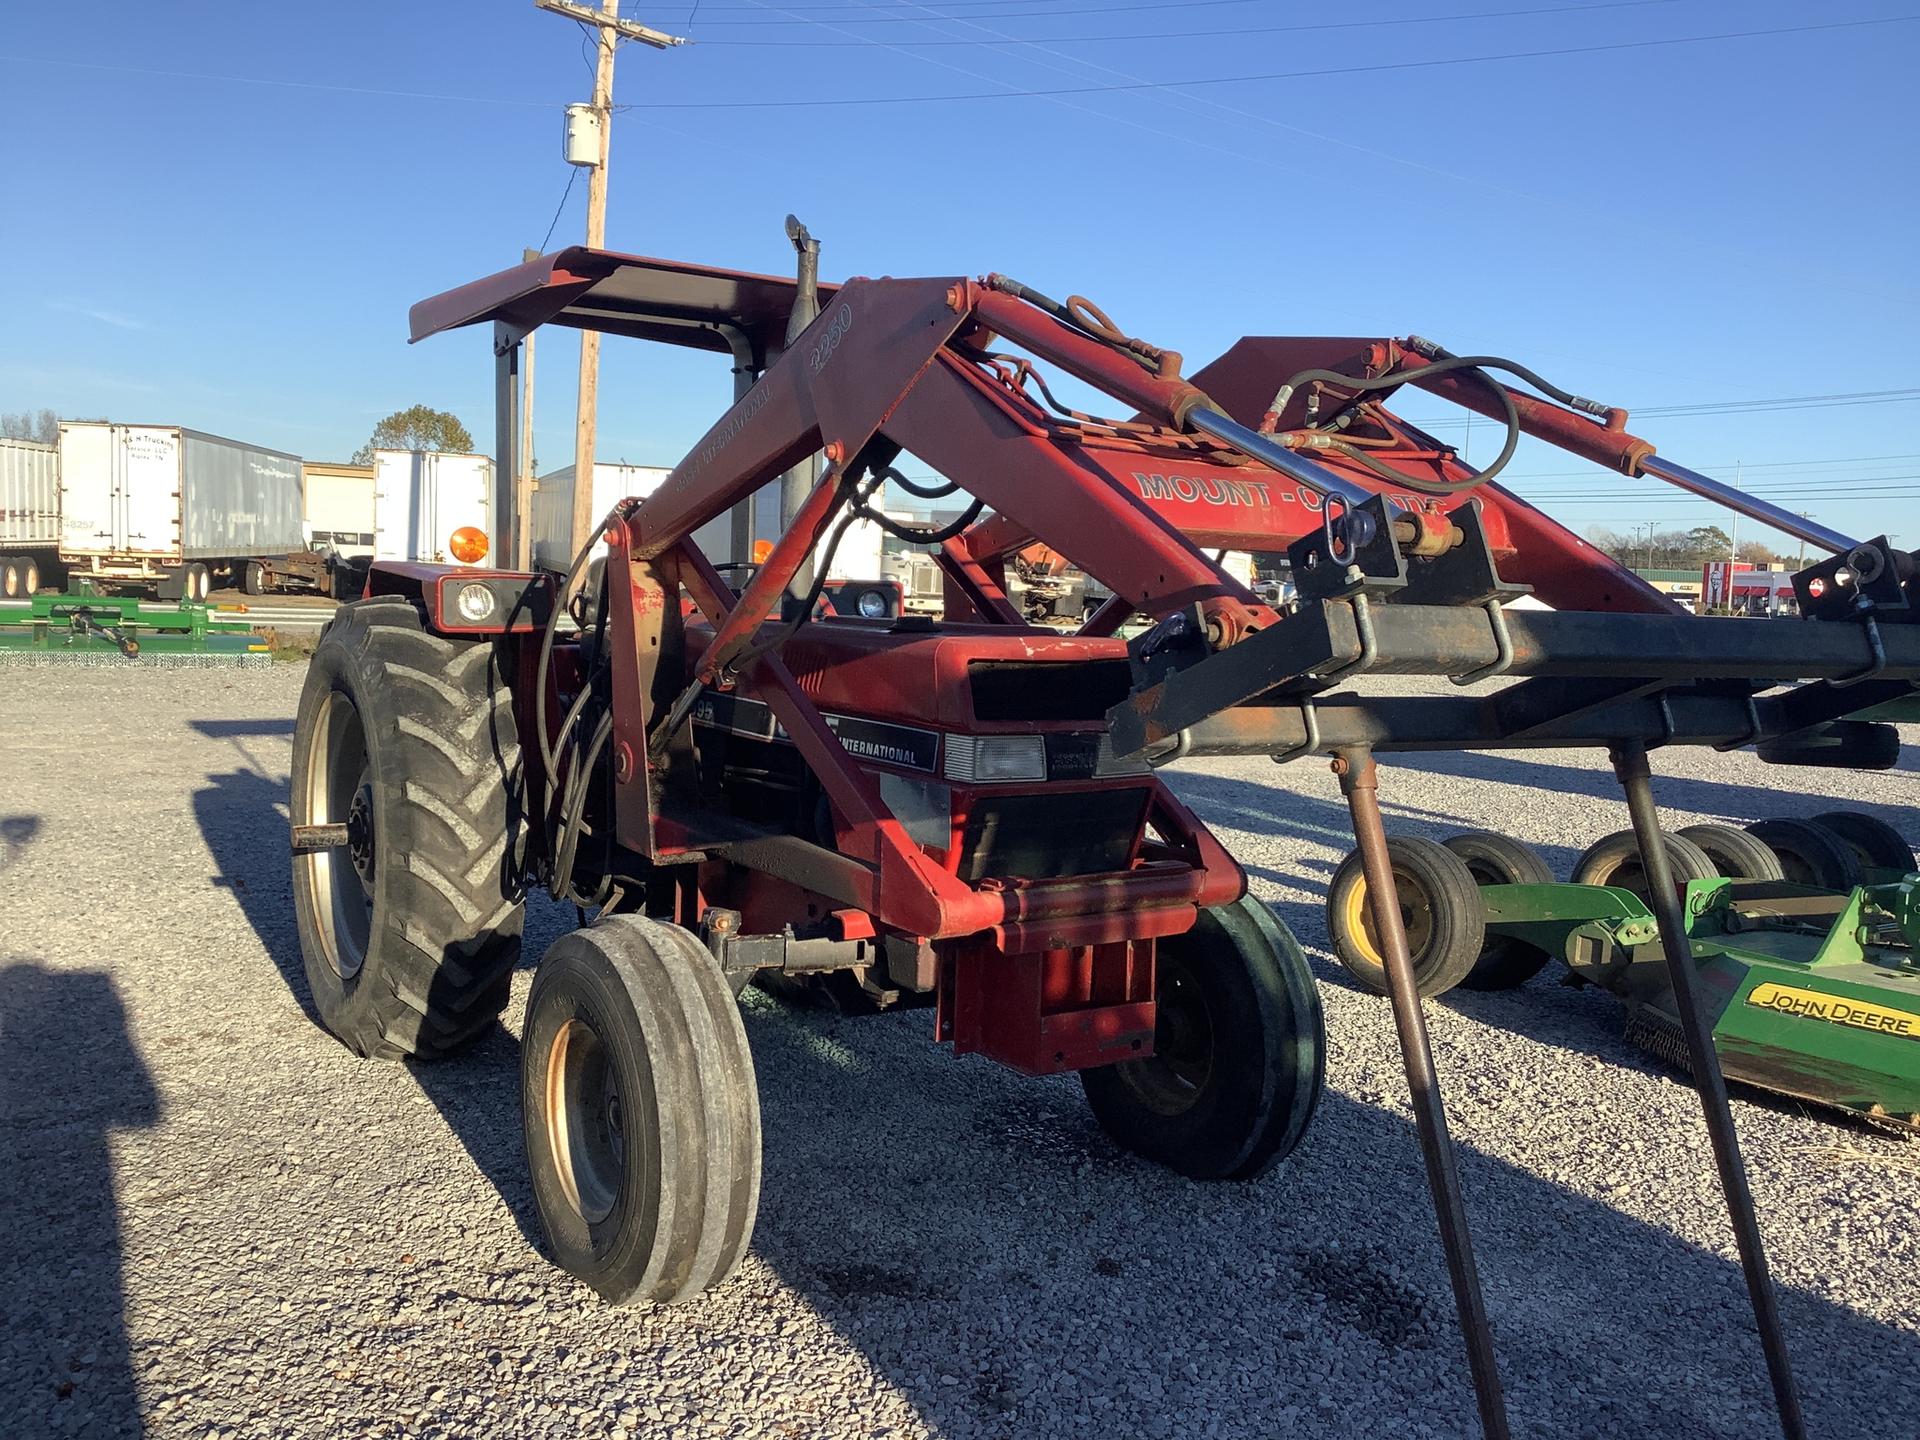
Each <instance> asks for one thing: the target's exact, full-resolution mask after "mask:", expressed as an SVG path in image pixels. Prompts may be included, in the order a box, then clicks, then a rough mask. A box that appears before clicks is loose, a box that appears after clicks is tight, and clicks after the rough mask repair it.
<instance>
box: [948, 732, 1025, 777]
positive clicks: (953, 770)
mask: <svg viewBox="0 0 1920 1440" xmlns="http://www.w3.org/2000/svg"><path fill="white" fill-rule="evenodd" d="M946 773H947V779H949V780H958V781H961V782H963V783H972V784H982V783H986V782H989V781H1000V780H1044V779H1046V778H1047V742H1046V739H1045V737H1043V736H1040V735H949V736H947V761H946Z"/></svg>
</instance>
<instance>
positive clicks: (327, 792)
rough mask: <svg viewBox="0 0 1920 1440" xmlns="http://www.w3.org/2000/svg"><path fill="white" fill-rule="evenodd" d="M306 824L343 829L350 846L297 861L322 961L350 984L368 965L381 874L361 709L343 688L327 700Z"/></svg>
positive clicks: (305, 787)
mask: <svg viewBox="0 0 1920 1440" xmlns="http://www.w3.org/2000/svg"><path fill="white" fill-rule="evenodd" d="M302 792H303V793H302V796H301V798H302V800H303V801H304V805H305V810H306V817H307V823H308V824H310V825H337V824H340V823H341V822H343V821H344V822H345V823H346V826H347V846H346V850H345V851H344V853H343V852H342V851H340V850H318V851H315V852H313V853H312V854H309V855H302V856H300V857H298V858H299V859H300V860H301V861H304V862H305V865H304V871H305V876H306V885H307V893H308V898H309V899H310V901H311V902H312V905H311V908H312V911H313V915H314V918H315V920H316V922H317V928H318V930H319V934H320V948H321V950H322V951H323V952H324V953H325V955H326V957H327V964H328V965H330V966H332V967H333V972H334V974H336V975H338V976H339V977H340V978H341V979H342V980H351V979H353V977H354V976H356V975H358V974H359V973H360V967H361V966H362V965H364V964H366V960H367V945H368V941H369V939H370V937H371V935H372V933H373V895H374V885H375V881H376V879H377V877H378V873H379V861H378V845H377V843H376V842H377V839H378V836H377V832H376V829H375V826H374V818H373V771H372V766H371V764H370V762H369V760H368V757H367V736H366V730H365V728H364V727H363V726H362V724H361V721H360V712H359V710H358V709H357V708H356V707H355V706H354V703H353V701H352V700H351V699H349V698H348V697H347V696H346V695H345V694H343V693H342V692H341V691H338V690H335V691H333V692H332V693H331V694H329V695H328V696H327V702H326V706H325V708H324V709H323V710H322V711H321V714H320V723H319V725H318V726H317V727H316V729H315V733H314V737H313V746H312V749H311V750H310V751H309V755H308V761H307V773H306V776H305V777H304V780H303V784H302Z"/></svg>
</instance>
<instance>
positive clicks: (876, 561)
mask: <svg viewBox="0 0 1920 1440" xmlns="http://www.w3.org/2000/svg"><path fill="white" fill-rule="evenodd" d="M671 473H672V471H671V469H670V467H667V466H662V465H628V464H626V463H625V462H614V461H610V460H600V461H596V462H595V463H594V467H593V494H592V497H591V498H592V502H593V503H592V505H591V506H590V507H589V508H590V510H591V513H592V515H593V518H594V519H595V520H599V519H600V517H601V516H603V515H605V514H606V513H607V511H609V510H611V509H612V508H613V507H614V505H615V503H616V502H618V501H620V500H624V499H626V498H627V497H628V496H639V497H640V498H641V499H645V498H646V497H647V496H649V495H651V494H652V493H653V492H654V491H655V490H657V489H658V488H659V487H660V483H661V482H662V481H663V480H665V479H666V478H667V476H668V475H669V474H671ZM573 474H574V467H573V466H571V465H563V466H562V467H561V468H560V469H558V470H554V471H552V472H550V473H548V474H546V475H542V476H541V477H540V479H539V482H538V483H537V484H536V485H535V486H534V491H533V502H532V514H531V516H530V517H529V520H530V524H529V527H528V528H529V531H530V533H531V535H532V546H531V553H532V555H533V566H534V569H536V570H554V571H561V572H564V571H565V570H566V568H567V567H568V566H569V565H571V564H572V563H573V554H574V551H573ZM753 503H754V517H755V522H756V523H755V527H754V536H755V539H756V540H767V541H772V540H775V539H777V538H779V530H778V528H777V526H776V525H775V524H774V522H775V521H776V520H777V518H778V516H779V513H780V486H779V483H778V482H777V481H776V482H773V483H771V484H769V485H765V486H763V487H761V490H760V492H759V494H758V495H756V496H755V497H754V502H753ZM885 538H886V532H885V531H883V530H882V529H881V528H880V527H879V526H878V525H876V524H874V523H873V522H872V521H871V520H857V521H855V522H854V523H853V524H852V525H849V526H848V527H847V532H846V534H844V535H842V536H841V537H840V544H839V546H838V547H837V548H836V549H835V550H834V552H833V562H832V564H831V565H829V566H828V568H827V587H826V592H825V598H826V600H827V602H828V604H830V605H831V606H832V607H833V608H834V609H835V610H836V611H838V612H840V613H842V614H848V615H866V616H869V617H877V616H883V615H897V614H899V613H900V601H901V596H902V594H903V591H902V589H901V587H900V585H899V584H898V583H897V582H896V581H894V580H892V579H889V578H886V577H885V575H884V574H883V570H882V566H881V549H882V542H883V541H884V540H885ZM693 539H694V543H695V544H696V545H698V546H699V547H700V553H701V554H703V555H705V556H706V557H707V559H708V560H709V561H711V562H712V563H713V564H715V565H725V564H727V563H728V562H729V560H730V559H731V557H732V553H733V528H732V520H731V518H730V517H729V516H726V515H721V516H719V517H717V518H715V519H713V520H709V521H708V522H707V523H706V524H705V525H702V526H701V527H700V528H699V529H698V530H696V531H694V532H693ZM823 548H824V547H823ZM729 578H731V579H732V580H733V581H734V582H735V583H736V584H740V583H744V577H742V576H739V575H734V576H731V577H729Z"/></svg>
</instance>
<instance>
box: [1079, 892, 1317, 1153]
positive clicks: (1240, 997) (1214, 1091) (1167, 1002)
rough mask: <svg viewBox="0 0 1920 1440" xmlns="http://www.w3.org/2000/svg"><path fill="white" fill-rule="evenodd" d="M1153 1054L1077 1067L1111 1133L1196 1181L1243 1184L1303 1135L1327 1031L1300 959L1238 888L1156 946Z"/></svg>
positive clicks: (1277, 926) (1282, 929)
mask: <svg viewBox="0 0 1920 1440" xmlns="http://www.w3.org/2000/svg"><path fill="white" fill-rule="evenodd" d="M1155 980H1156V985H1155V989H1156V1000H1157V1006H1156V1018H1155V1022H1154V1037H1153V1046H1154V1054H1153V1057H1152V1058H1151V1059H1147V1060H1123V1061H1121V1062H1120V1063H1119V1064H1117V1065H1103V1066H1100V1067H1098V1068H1097V1069H1092V1070H1082V1071H1081V1072H1080V1084H1081V1086H1082V1088H1083V1089H1085V1091H1086V1095H1087V1103H1088V1105H1089V1106H1090V1107H1091V1108H1092V1110H1093V1115H1094V1119H1095V1120H1096V1121H1098V1122H1099V1125H1100V1128H1101V1129H1102V1130H1104V1131H1105V1132H1106V1134H1107V1136H1108V1138H1109V1139H1111V1140H1112V1141H1113V1142H1114V1144H1116V1145H1118V1146H1120V1147H1121V1148H1122V1149H1123V1150H1128V1151H1131V1152H1132V1153H1133V1154H1135V1155H1138V1156H1140V1157H1141V1158H1142V1159H1145V1160H1151V1161H1153V1162H1155V1163H1156V1164H1159V1165H1164V1166H1166V1167H1167V1168H1168V1169H1169V1170H1173V1171H1175V1172H1177V1173H1179V1174H1181V1175H1186V1176H1188V1177H1190V1178H1192V1179H1195V1180H1251V1179H1253V1178H1254V1177H1255V1176H1257V1175H1259V1174H1260V1173H1261V1172H1263V1171H1264V1170H1266V1169H1267V1168H1268V1167H1269V1166H1271V1165H1272V1164H1274V1163H1275V1162H1276V1161H1278V1160H1279V1159H1281V1158H1282V1157H1283V1156H1284V1155H1286V1154H1287V1152H1288V1151H1290V1150H1292V1149H1293V1147H1294V1146H1295V1145H1297V1144H1298V1143H1299V1141H1300V1137H1301V1136H1302V1135H1304V1134H1305V1133H1306V1130H1307V1126H1308V1124H1309V1122H1311V1120H1312V1119H1313V1111H1314V1106H1315V1105H1317V1104H1318V1103H1319V1100H1320V1088H1321V1084H1322V1082H1323V1080H1324V1079H1325V1072H1326V1050H1327V1032H1326V1024H1325V1021H1324V1020H1323V1018H1322V1016H1321V1013H1320V992H1319V991H1318V989H1316V988H1315V986H1314V983H1313V972H1312V970H1311V969H1310V968H1309V967H1308V965H1307V957H1306V956H1305V955H1303V954H1302V953H1301V951H1300V946H1299V945H1298V944H1297V943H1296V942H1295V941H1294V938H1293V936H1292V935H1291V934H1289V933H1288V931H1287V928H1286V926H1285V925H1283V924H1281V923H1280V921H1279V920H1278V919H1277V918H1275V916H1274V914H1273V912H1272V911H1270V910H1268V909H1267V907H1266V906H1265V905H1263V904H1261V903H1260V902H1259V901H1258V900H1256V899H1254V898H1253V897H1252V896H1251V895H1244V896H1242V897H1241V898H1240V899H1239V900H1237V901H1235V902H1234V903H1233V904H1231V905H1221V906H1216V907H1214V908H1212V909H1209V910H1202V911H1201V912H1200V916H1199V918H1198V920H1196V921H1195V923H1194V927H1193V929H1191V930H1189V931H1187V932H1186V934H1184V935H1176V936H1173V937H1171V938H1170V939H1166V940H1162V941H1161V942H1160V943H1159V949H1158V954H1157V957H1156V976H1155Z"/></svg>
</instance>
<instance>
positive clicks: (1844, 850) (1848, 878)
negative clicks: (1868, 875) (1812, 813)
mask: <svg viewBox="0 0 1920 1440" xmlns="http://www.w3.org/2000/svg"><path fill="white" fill-rule="evenodd" d="M1747 833H1748V834H1749V835H1751V836H1752V837H1753V838H1754V839H1756V840H1758V841H1759V842H1760V843H1761V844H1763V845H1765V846H1766V847H1767V848H1768V849H1769V850H1771V851H1773V853H1774V855H1775V856H1776V857H1778V859H1779V861H1780V872H1781V874H1783V875H1784V876H1785V877H1786V878H1787V879H1788V880H1791V881H1792V882H1793V883H1794V884H1796V885H1812V886H1814V887H1816V888H1817V889H1821V890H1842V891H1845V890H1851V889H1853V887H1854V886H1856V885H1858V884H1859V883H1860V862H1859V860H1858V859H1857V858H1855V856H1854V851H1853V847H1852V846H1851V845H1850V844H1848V843H1847V842H1846V841H1845V840H1843V839H1842V838H1841V837H1840V836H1839V835H1837V834H1835V833H1834V832H1833V831H1832V830H1829V829H1827V828H1826V827H1825V826H1824V825H1819V824H1816V823H1815V822H1814V821H1812V820H1789V819H1773V820H1756V821H1754V822H1753V823H1752V824H1751V825H1749V826H1747Z"/></svg>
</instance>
